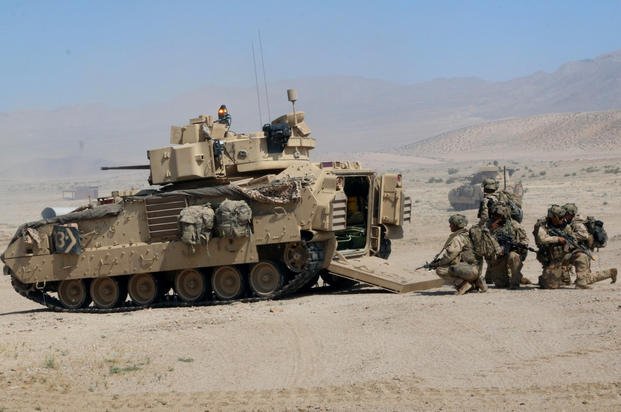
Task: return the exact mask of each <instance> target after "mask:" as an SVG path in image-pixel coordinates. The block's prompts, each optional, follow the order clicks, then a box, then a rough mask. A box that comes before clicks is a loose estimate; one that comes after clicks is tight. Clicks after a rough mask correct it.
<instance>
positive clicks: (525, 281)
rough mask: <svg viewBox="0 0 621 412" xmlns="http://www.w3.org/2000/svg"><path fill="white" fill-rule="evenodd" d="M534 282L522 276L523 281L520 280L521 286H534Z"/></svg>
mask: <svg viewBox="0 0 621 412" xmlns="http://www.w3.org/2000/svg"><path fill="white" fill-rule="evenodd" d="M532 284H533V282H532V281H531V280H530V279H529V278H525V277H523V276H522V279H520V285H532Z"/></svg>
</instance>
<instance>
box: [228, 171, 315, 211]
mask: <svg viewBox="0 0 621 412" xmlns="http://www.w3.org/2000/svg"><path fill="white" fill-rule="evenodd" d="M311 183H312V181H311V180H310V179H307V178H302V179H300V178H288V179H278V180H274V181H273V182H271V183H270V184H267V185H263V186H257V187H253V188H240V190H241V191H242V193H244V195H246V196H247V197H249V198H250V199H253V200H256V201H257V202H261V203H274V204H276V205H284V204H287V203H290V202H295V201H298V200H299V199H300V197H301V193H302V189H303V188H304V187H306V186H309V185H310V184H311Z"/></svg>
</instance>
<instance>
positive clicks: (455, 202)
mask: <svg viewBox="0 0 621 412" xmlns="http://www.w3.org/2000/svg"><path fill="white" fill-rule="evenodd" d="M511 174H512V173H511V172H509V173H507V172H506V171H503V169H501V168H499V167H498V166H491V165H490V166H483V167H481V168H479V170H478V171H477V172H476V173H474V174H473V175H472V176H470V178H469V182H468V183H465V184H463V185H461V186H458V187H456V188H453V189H451V190H450V191H449V193H448V200H449V203H450V204H451V206H452V207H453V208H454V209H455V210H467V209H477V208H478V207H479V205H480V204H481V200H483V188H482V187H481V183H483V180H485V179H495V180H497V181H498V182H499V183H500V188H501V189H502V190H506V191H507V192H509V193H513V194H515V195H516V196H518V197H519V198H520V199H521V198H522V195H523V192H524V190H523V188H522V183H520V182H518V183H516V184H512V182H511V179H510V175H511Z"/></svg>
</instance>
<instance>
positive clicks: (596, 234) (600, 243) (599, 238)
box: [584, 216, 608, 249]
mask: <svg viewBox="0 0 621 412" xmlns="http://www.w3.org/2000/svg"><path fill="white" fill-rule="evenodd" d="M584 226H586V228H587V231H588V232H589V234H590V235H591V236H592V237H593V248H597V249H600V248H603V247H606V244H607V243H608V233H606V230H605V229H604V222H602V221H601V220H598V219H596V218H594V217H593V216H587V218H586V220H585V221H584Z"/></svg>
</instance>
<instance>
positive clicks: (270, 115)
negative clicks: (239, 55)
mask: <svg viewBox="0 0 621 412" xmlns="http://www.w3.org/2000/svg"><path fill="white" fill-rule="evenodd" d="M258 32H259V51H260V52H261V68H262V69H263V85H264V86H265V104H266V105H267V121H268V122H269V121H271V120H272V114H271V110H270V95H269V94H268V93H267V76H266V75H265V61H264V60H263V41H262V40H261V30H260V29H259V30H258Z"/></svg>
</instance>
